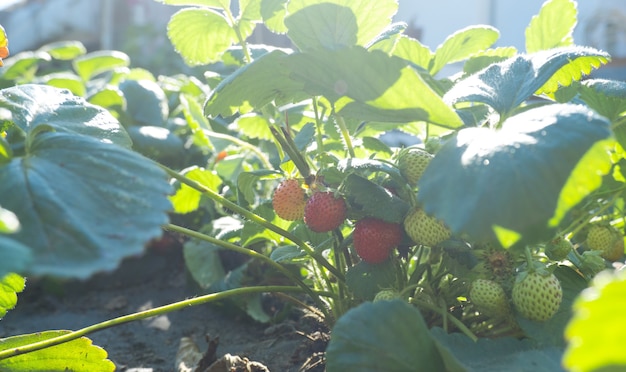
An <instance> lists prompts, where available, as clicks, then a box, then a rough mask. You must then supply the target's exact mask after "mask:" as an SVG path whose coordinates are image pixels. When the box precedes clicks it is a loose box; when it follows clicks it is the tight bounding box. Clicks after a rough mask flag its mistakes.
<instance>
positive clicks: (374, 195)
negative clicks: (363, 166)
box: [343, 174, 409, 223]
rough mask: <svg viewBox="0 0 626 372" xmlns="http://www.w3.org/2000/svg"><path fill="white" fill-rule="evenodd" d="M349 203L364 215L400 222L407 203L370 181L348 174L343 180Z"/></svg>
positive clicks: (406, 208) (407, 206)
mask: <svg viewBox="0 0 626 372" xmlns="http://www.w3.org/2000/svg"><path fill="white" fill-rule="evenodd" d="M343 186H344V187H345V189H346V190H347V193H348V199H349V200H350V205H351V206H352V207H353V208H354V209H355V210H358V211H359V212H361V213H363V214H364V215H366V216H369V217H374V218H378V219H381V220H383V221H387V222H392V223H402V222H403V221H404V217H405V216H406V214H407V212H408V211H409V205H408V203H406V202H405V201H403V200H402V199H400V198H398V197H396V196H394V195H393V194H392V193H390V192H389V191H387V190H385V188H383V187H382V186H380V185H377V184H375V183H373V182H372V181H370V180H368V179H366V178H363V177H361V176H357V175H355V174H350V175H349V176H348V177H346V179H345V181H344V185H343Z"/></svg>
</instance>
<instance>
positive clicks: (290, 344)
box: [0, 249, 326, 372]
mask: <svg viewBox="0 0 626 372" xmlns="http://www.w3.org/2000/svg"><path fill="white" fill-rule="evenodd" d="M197 294H198V293H197V292H196V289H195V288H194V286H193V281H192V279H190V278H189V277H188V275H187V273H186V271H185V265H184V262H183V258H182V253H181V251H180V249H169V250H167V251H166V252H163V251H155V250H148V251H147V253H146V254H144V255H143V256H141V257H134V258H129V259H126V260H125V261H124V262H123V263H122V265H120V267H119V268H118V269H117V270H116V271H115V272H112V273H106V274H98V275H96V276H94V277H93V278H91V279H89V280H87V281H76V280H70V281H64V282H61V281H58V280H50V279H45V280H42V279H39V280H38V279H30V280H29V281H28V282H27V287H26V290H25V291H24V292H23V293H22V294H20V295H19V300H18V305H17V307H16V308H15V309H14V310H12V311H10V312H9V313H8V314H7V316H5V318H4V319H2V321H0V337H7V336H12V335H17V334H23V333H32V332H37V331H43V330H52V329H70V330H76V329H79V328H82V327H85V326H88V325H91V324H94V323H98V322H101V321H104V320H107V319H111V318H115V317H118V316H122V315H126V314H129V313H132V312H134V311H138V310H145V309H148V308H153V307H157V306H161V305H165V304H169V303H171V302H175V301H177V300H182V299H185V298H189V297H192V296H194V295H197ZM319 329H320V324H319V323H317V322H316V321H314V320H311V319H310V318H308V317H300V316H294V317H293V319H288V320H285V321H283V322H281V323H279V324H273V325H271V324H270V325H267V324H258V323H255V322H253V321H251V320H250V319H249V318H247V317H245V316H243V315H233V309H232V308H228V307H227V306H224V305H221V306H220V305H217V304H206V305H200V306H195V307H190V308H188V309H185V310H180V311H176V312H173V313H169V314H167V315H164V316H160V317H156V318H151V319H146V320H143V321H136V322H131V323H126V324H124V325H121V326H117V327H113V328H110V329H107V330H103V331H100V332H97V333H93V334H91V335H89V336H88V337H89V338H91V339H92V340H93V342H94V344H95V345H98V346H101V347H103V348H104V349H105V350H107V352H108V354H109V359H111V360H112V361H113V362H114V363H115V365H116V366H117V370H118V371H133V372H157V371H176V370H177V369H176V366H175V361H176V353H177V351H178V348H179V345H180V342H181V338H183V337H190V338H191V339H192V340H193V341H194V342H195V343H196V344H197V346H198V348H199V350H200V351H201V352H205V351H206V350H207V341H206V337H207V336H209V337H210V338H211V339H213V340H215V338H219V344H218V346H217V351H216V357H217V358H220V357H221V356H223V355H224V354H226V353H229V354H232V355H238V356H241V357H246V358H248V359H249V360H251V361H256V362H259V363H261V364H262V365H264V366H266V367H267V368H268V369H269V370H270V371H277V372H289V371H300V370H303V371H323V370H324V368H323V365H322V364H320V363H319V362H320V359H321V358H320V355H321V354H322V351H323V349H324V347H325V342H321V341H320V339H321V338H324V339H326V337H325V336H324V337H318V339H317V341H313V339H315V336H316V335H320V333H319V332H317V331H318V330H319ZM322 335H324V334H323V333H322ZM312 336H313V337H312ZM307 360H309V361H308V363H307ZM303 366H304V367H303ZM211 372H214V371H211Z"/></svg>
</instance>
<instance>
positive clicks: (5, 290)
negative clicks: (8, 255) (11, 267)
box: [0, 256, 26, 319]
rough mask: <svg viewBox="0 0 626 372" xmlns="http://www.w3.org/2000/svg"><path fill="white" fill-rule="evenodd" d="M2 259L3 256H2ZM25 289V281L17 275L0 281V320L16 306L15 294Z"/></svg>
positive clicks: (10, 275)
mask: <svg viewBox="0 0 626 372" xmlns="http://www.w3.org/2000/svg"><path fill="white" fill-rule="evenodd" d="M3 258H4V256H3ZM25 287H26V279H25V278H24V277H22V276H20V275H18V274H15V273H10V274H6V275H4V277H2V280H0V319H2V318H4V316H5V315H6V313H7V312H8V311H9V310H11V309H13V308H14V307H15V305H16V304H17V294H18V293H20V292H22V291H23V290H24V288H25Z"/></svg>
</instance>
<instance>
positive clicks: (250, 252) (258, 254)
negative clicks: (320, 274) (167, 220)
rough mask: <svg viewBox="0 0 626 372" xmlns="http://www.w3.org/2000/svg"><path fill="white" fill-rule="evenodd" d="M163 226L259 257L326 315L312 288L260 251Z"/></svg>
mask: <svg viewBox="0 0 626 372" xmlns="http://www.w3.org/2000/svg"><path fill="white" fill-rule="evenodd" d="M164 228H165V229H166V230H170V231H174V232H177V233H180V234H184V235H187V236H190V237H192V238H195V239H199V240H204V241H207V242H209V243H212V244H215V245H217V246H218V247H221V248H224V249H228V250H229V251H233V252H237V253H241V254H245V255H247V256H250V257H253V258H256V259H259V260H261V261H264V262H265V263H267V264H268V265H270V266H272V267H273V268H275V269H276V270H278V271H280V272H281V273H283V274H284V275H285V276H286V277H288V278H289V279H291V280H293V281H294V282H295V283H296V284H297V285H298V286H300V288H302V290H303V291H304V292H306V293H307V294H308V295H309V296H311V299H312V300H313V301H315V303H316V305H317V306H318V307H319V308H320V311H322V312H324V315H328V313H327V312H326V307H325V306H324V304H323V303H322V301H321V300H320V299H319V296H317V295H316V294H315V293H313V290H312V289H311V288H309V287H308V286H307V285H306V284H305V283H304V282H303V281H302V280H301V279H300V278H298V277H297V276H296V275H295V274H293V273H292V272H291V271H289V270H287V269H286V268H285V267H284V266H282V265H281V264H279V263H277V262H275V261H273V260H272V259H271V258H269V257H267V256H265V255H263V254H261V253H259V252H257V251H254V250H252V249H247V248H244V247H240V246H238V245H235V244H232V243H229V242H225V241H223V240H220V239H217V238H214V237H212V236H209V235H206V234H203V233H200V232H197V231H194V230H190V229H187V228H185V227H182V226H177V225H173V224H168V225H166V226H165V227H164Z"/></svg>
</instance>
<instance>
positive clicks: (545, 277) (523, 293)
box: [512, 271, 563, 322]
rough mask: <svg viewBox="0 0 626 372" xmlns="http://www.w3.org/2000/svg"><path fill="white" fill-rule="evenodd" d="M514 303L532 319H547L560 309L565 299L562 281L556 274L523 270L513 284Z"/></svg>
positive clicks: (540, 320)
mask: <svg viewBox="0 0 626 372" xmlns="http://www.w3.org/2000/svg"><path fill="white" fill-rule="evenodd" d="M512 297H513V305H515V308H516V309H517V311H519V313H520V314H521V315H522V316H523V317H525V318H528V319H530V320H534V321H537V322H543V321H546V320H548V319H550V318H552V317H553V316H554V314H556V312H557V311H558V310H559V306H560V305H561V300H562V299H563V289H562V288H561V283H560V282H559V280H558V279H557V277H556V276H554V274H549V273H546V272H539V271H533V272H522V273H520V274H518V275H517V278H516V280H515V284H513V294H512Z"/></svg>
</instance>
